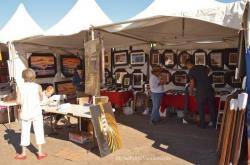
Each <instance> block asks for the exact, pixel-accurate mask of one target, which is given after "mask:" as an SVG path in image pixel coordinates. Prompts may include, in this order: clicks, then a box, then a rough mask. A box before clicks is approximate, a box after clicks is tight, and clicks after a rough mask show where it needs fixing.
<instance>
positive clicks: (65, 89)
mask: <svg viewBox="0 0 250 165" xmlns="http://www.w3.org/2000/svg"><path fill="white" fill-rule="evenodd" d="M55 90H56V93H57V94H60V95H66V96H67V99H73V98H75V97H76V89H75V86H74V85H73V83H72V81H60V82H55Z"/></svg>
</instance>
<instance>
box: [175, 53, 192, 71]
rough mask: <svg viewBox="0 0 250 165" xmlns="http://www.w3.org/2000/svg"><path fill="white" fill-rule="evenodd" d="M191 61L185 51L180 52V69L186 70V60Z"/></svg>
mask: <svg viewBox="0 0 250 165" xmlns="http://www.w3.org/2000/svg"><path fill="white" fill-rule="evenodd" d="M187 59H191V55H190V54H189V53H188V52H187V51H182V52H181V53H180V54H179V56H178V63H179V66H180V67H181V68H182V69H186V68H187V67H186V64H185V63H186V60H187Z"/></svg>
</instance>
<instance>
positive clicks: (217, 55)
mask: <svg viewBox="0 0 250 165" xmlns="http://www.w3.org/2000/svg"><path fill="white" fill-rule="evenodd" d="M209 59H210V60H209V63H210V67H211V68H213V69H223V65H224V63H223V52H222V51H211V52H210V53H209Z"/></svg>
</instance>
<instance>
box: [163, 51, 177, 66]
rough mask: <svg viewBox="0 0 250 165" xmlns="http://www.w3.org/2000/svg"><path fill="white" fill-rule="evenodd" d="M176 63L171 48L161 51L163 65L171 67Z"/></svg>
mask: <svg viewBox="0 0 250 165" xmlns="http://www.w3.org/2000/svg"><path fill="white" fill-rule="evenodd" d="M175 64H176V54H175V53H174V52H173V51H172V50H165V51H164V52H163V65H164V66H165V67H166V68H173V67H174V66H175Z"/></svg>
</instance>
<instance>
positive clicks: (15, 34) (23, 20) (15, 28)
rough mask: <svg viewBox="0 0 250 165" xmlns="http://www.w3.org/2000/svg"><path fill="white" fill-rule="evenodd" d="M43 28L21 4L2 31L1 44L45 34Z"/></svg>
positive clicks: (0, 34)
mask: <svg viewBox="0 0 250 165" xmlns="http://www.w3.org/2000/svg"><path fill="white" fill-rule="evenodd" d="M43 32H44V31H43V30H42V29H41V27H40V26H39V25H38V24H37V23H36V22H35V21H34V20H33V19H32V17H31V16H30V15H29V13H28V12H27V10H26V9H25V7H24V5H23V4H20V5H19V6H18V8H17V10H16V11H15V13H14V14H13V16H12V17H11V18H10V20H9V21H8V22H7V23H6V25H5V26H4V27H3V28H2V29H1V31H0V42H3V43H7V42H8V41H13V40H19V39H22V38H25V37H29V36H34V35H41V34H43Z"/></svg>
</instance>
